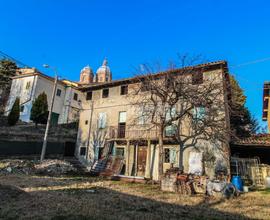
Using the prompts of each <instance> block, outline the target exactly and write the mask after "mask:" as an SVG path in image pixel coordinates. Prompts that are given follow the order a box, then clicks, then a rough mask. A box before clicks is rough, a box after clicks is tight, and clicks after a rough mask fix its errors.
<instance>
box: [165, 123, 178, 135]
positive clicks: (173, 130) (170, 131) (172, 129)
mask: <svg viewBox="0 0 270 220" xmlns="http://www.w3.org/2000/svg"><path fill="white" fill-rule="evenodd" d="M176 132H177V127H176V125H175V124H172V125H169V126H167V127H166V128H165V136H166V137H173V136H175V134H176Z"/></svg>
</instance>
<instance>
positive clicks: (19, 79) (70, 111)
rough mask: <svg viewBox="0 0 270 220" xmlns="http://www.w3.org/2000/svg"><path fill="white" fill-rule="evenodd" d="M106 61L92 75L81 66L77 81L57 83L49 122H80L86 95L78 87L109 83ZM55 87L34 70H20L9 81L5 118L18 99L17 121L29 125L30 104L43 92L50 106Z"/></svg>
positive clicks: (86, 68)
mask: <svg viewBox="0 0 270 220" xmlns="http://www.w3.org/2000/svg"><path fill="white" fill-rule="evenodd" d="M107 63H108V62H107V60H106V59H105V60H104V61H103V64H102V66H100V67H99V68H98V70H97V73H96V76H94V74H93V71H92V69H91V68H90V67H89V66H86V67H84V68H83V69H82V70H81V73H80V81H79V82H72V81H69V80H59V81H58V83H57V89H56V94H55V100H54V105H53V110H52V122H53V123H54V124H57V123H58V124H66V123H70V122H74V121H78V120H79V116H80V109H81V104H82V103H81V102H82V100H85V98H86V97H84V96H85V95H86V93H82V92H81V91H80V88H83V87H84V86H87V85H90V84H91V85H93V84H97V83H103V82H108V81H110V80H111V78H112V77H111V71H110V68H109V67H108V65H107ZM53 86H54V78H52V77H50V76H47V75H45V74H43V73H41V72H39V71H38V70H37V69H35V68H19V69H18V70H17V76H15V77H13V78H12V85H11V89H10V95H9V99H8V102H7V105H6V110H5V114H6V115H8V113H9V112H10V110H11V108H12V106H13V103H14V102H15V99H16V97H19V98H20V109H21V112H20V120H21V121H24V122H30V121H31V120H30V115H31V108H32V104H33V101H34V100H35V99H36V98H37V97H38V95H39V94H41V93H42V92H45V93H46V95H47V100H48V105H49V106H50V104H51V97H52V92H53Z"/></svg>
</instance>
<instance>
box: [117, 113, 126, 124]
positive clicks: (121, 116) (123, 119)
mask: <svg viewBox="0 0 270 220" xmlns="http://www.w3.org/2000/svg"><path fill="white" fill-rule="evenodd" d="M126 120H127V112H120V113H119V123H126Z"/></svg>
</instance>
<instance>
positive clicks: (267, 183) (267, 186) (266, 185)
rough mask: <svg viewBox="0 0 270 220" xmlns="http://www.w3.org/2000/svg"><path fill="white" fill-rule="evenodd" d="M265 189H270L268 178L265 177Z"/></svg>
mask: <svg viewBox="0 0 270 220" xmlns="http://www.w3.org/2000/svg"><path fill="white" fill-rule="evenodd" d="M265 187H266V188H267V189H269V188H270V176H267V177H266V178H265Z"/></svg>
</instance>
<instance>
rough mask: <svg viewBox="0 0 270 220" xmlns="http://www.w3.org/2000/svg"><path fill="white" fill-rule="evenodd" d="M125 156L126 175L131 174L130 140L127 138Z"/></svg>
mask: <svg viewBox="0 0 270 220" xmlns="http://www.w3.org/2000/svg"><path fill="white" fill-rule="evenodd" d="M125 158H126V170H125V175H126V176H130V169H129V167H130V164H129V163H130V159H129V158H130V141H129V140H127V145H126V152H125Z"/></svg>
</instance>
